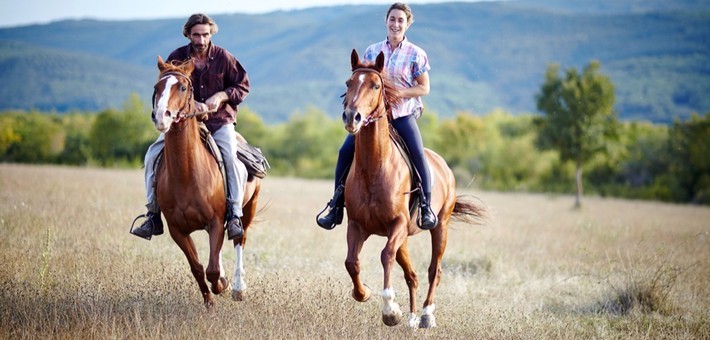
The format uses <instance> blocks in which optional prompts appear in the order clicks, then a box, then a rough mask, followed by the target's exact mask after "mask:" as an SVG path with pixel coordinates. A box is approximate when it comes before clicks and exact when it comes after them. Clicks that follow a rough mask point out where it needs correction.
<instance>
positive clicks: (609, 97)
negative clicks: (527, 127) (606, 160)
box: [536, 61, 617, 207]
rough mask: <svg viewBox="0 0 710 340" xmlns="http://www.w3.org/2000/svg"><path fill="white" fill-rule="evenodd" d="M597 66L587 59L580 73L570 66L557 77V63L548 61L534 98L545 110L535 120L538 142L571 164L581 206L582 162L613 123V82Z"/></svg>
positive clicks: (605, 137) (600, 148)
mask: <svg viewBox="0 0 710 340" xmlns="http://www.w3.org/2000/svg"><path fill="white" fill-rule="evenodd" d="M599 68H600V64H599V62H597V61H591V62H590V63H589V65H588V66H587V67H585V69H584V71H583V72H582V74H579V73H578V72H577V70H576V69H574V68H570V69H567V71H566V72H565V75H564V77H563V78H561V77H560V76H559V66H558V65H555V64H553V65H550V66H548V68H547V72H546V74H545V82H544V83H543V85H542V88H541V91H540V93H539V94H538V95H537V98H536V99H537V109H538V110H540V111H542V112H544V113H545V114H546V116H545V117H543V118H542V119H540V120H539V121H538V123H539V125H540V133H539V135H538V137H539V138H538V143H539V144H538V145H540V146H542V147H543V148H553V149H556V150H558V151H559V153H560V159H561V160H562V161H564V162H566V161H571V162H573V163H574V164H575V168H576V171H575V179H576V183H577V195H576V198H575V207H580V206H581V196H582V192H583V189H582V166H583V165H584V164H585V162H587V161H588V160H590V159H591V158H592V157H593V156H595V155H596V154H598V153H600V152H603V151H604V149H605V147H606V143H607V140H608V137H610V136H613V135H614V134H615V128H616V125H617V120H616V114H615V112H614V111H613V106H614V101H615V96H614V85H613V83H612V82H611V80H610V79H609V78H608V77H607V76H605V75H603V74H601V73H600V72H599Z"/></svg>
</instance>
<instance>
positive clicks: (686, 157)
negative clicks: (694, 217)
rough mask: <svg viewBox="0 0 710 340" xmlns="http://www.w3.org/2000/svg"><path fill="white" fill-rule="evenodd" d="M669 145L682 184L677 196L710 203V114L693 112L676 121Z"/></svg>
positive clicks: (675, 173)
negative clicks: (685, 119) (701, 114)
mask: <svg viewBox="0 0 710 340" xmlns="http://www.w3.org/2000/svg"><path fill="white" fill-rule="evenodd" d="M669 146H670V149H671V154H672V157H673V161H672V162H671V166H670V174H671V176H672V177H673V178H674V179H675V180H676V181H677V184H678V195H677V196H678V197H676V200H678V201H684V202H693V203H705V204H708V203H710V114H705V116H703V117H701V116H699V115H697V114H693V115H692V116H691V117H690V119H689V120H688V121H686V122H675V123H673V127H672V128H671V134H670V143H669Z"/></svg>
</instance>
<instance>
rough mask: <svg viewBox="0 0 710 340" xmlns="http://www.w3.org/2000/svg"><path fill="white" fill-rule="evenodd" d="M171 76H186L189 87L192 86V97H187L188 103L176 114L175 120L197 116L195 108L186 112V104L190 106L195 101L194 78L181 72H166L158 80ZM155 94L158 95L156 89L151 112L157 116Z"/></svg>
mask: <svg viewBox="0 0 710 340" xmlns="http://www.w3.org/2000/svg"><path fill="white" fill-rule="evenodd" d="M169 76H178V77H182V78H184V79H185V80H187V84H188V87H189V88H190V89H189V91H190V97H189V98H188V99H187V102H186V104H185V105H184V106H183V107H181V108H180V110H178V112H177V115H176V116H175V120H176V121H180V120H181V119H190V118H193V117H195V116H196V115H197V112H196V110H194V109H193V110H192V112H191V113H188V114H184V110H185V106H188V107H189V106H190V103H191V102H192V101H193V98H194V93H193V88H192V79H190V77H188V76H186V75H184V74H182V73H180V72H165V73H163V74H162V75H161V76H160V79H159V80H158V82H161V81H163V80H164V79H165V78H167V77H169ZM155 96H156V92H155V90H153V99H152V102H153V110H152V113H151V115H152V117H155Z"/></svg>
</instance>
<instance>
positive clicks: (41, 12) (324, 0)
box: [0, 0, 477, 27]
mask: <svg viewBox="0 0 710 340" xmlns="http://www.w3.org/2000/svg"><path fill="white" fill-rule="evenodd" d="M0 1H2V2H1V4H0V27H15V26H25V25H32V24H47V23H50V22H52V21H57V20H65V19H97V20H143V19H164V18H187V17H188V16H190V14H192V13H198V12H202V13H206V14H208V15H217V14H232V13H247V14H257V13H268V12H272V11H278V10H294V9H303V8H308V7H321V6H334V5H377V4H379V5H382V6H383V7H386V6H389V5H391V4H392V3H393V2H396V1H395V0H241V1H235V0H172V1H157V0H114V1H103V0H0ZM397 1H402V0H397ZM447 1H461V0H410V1H406V0H405V1H404V2H407V3H409V4H421V3H435V2H447ZM473 1H477V0H469V1H468V2H473Z"/></svg>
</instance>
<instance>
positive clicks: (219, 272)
mask: <svg viewBox="0 0 710 340" xmlns="http://www.w3.org/2000/svg"><path fill="white" fill-rule="evenodd" d="M223 225H224V223H223V221H222V220H221V219H216V220H214V221H212V222H210V226H209V230H208V233H209V240H210V259H209V264H208V265H207V270H206V271H205V274H206V275H207V281H209V282H210V284H211V285H212V293H215V294H217V295H219V294H222V292H223V291H224V290H225V289H227V288H228V286H229V281H228V280H227V278H226V277H225V275H224V267H223V266H222V244H223V243H224V229H223Z"/></svg>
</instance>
